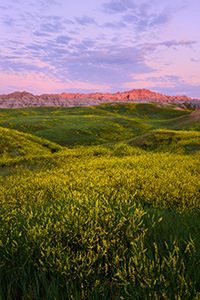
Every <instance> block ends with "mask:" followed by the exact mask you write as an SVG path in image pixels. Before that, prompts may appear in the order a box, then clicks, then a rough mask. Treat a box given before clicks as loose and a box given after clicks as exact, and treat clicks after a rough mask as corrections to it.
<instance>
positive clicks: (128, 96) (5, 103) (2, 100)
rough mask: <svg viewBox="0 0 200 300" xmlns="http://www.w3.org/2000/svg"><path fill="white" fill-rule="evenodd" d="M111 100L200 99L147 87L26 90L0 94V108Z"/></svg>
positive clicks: (193, 102)
mask: <svg viewBox="0 0 200 300" xmlns="http://www.w3.org/2000/svg"><path fill="white" fill-rule="evenodd" d="M111 102H138V103H140V102H146V103H149V102H150V103H151V102H158V103H171V102H172V103H177V104H183V103H187V104H189V105H190V106H191V107H192V108H195V107H200V100H198V99H191V98H188V97H187V96H166V95H162V94H159V93H155V92H152V91H149V90H147V89H138V90H135V89H133V90H132V91H126V92H123V93H120V92H117V93H114V94H110V93H98V92H96V93H90V94H84V93H76V94H75V93H62V94H42V95H39V96H38V95H36V96H35V95H33V94H31V93H27V92H14V93H11V94H8V95H0V108H20V107H35V106H54V107H56V106H63V107H73V106H92V105H100V104H103V103H111Z"/></svg>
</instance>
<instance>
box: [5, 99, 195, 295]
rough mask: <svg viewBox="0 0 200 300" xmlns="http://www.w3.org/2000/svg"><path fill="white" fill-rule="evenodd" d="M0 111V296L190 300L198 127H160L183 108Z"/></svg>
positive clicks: (193, 248) (129, 105)
mask: <svg viewBox="0 0 200 300" xmlns="http://www.w3.org/2000/svg"><path fill="white" fill-rule="evenodd" d="M0 113H1V115H0V118H1V119H0V122H1V126H5V127H7V128H3V127H0V144H1V147H0V149H1V151H0V258H1V259H0V300H4V299H6V300H7V299H8V300H18V299H24V300H25V299H31V300H35V299H36V300H37V299H38V300H39V299H42V300H43V299H48V300H55V299H56V300H60V299H63V300H65V299H74V300H79V299H82V300H86V299H91V300H93V299H97V300H98V299H108V300H110V299H111V300H115V299H117V300H118V299H131V300H132V299H133V300H140V299H144V300H149V299H153V300H154V299H155V300H157V299H158V300H162V299H168V300H171V299H176V300H186V299H187V300H191V299H192V300H198V299H200V287H199V282H200V237H199V232H200V218H199V217H200V201H199V200H200V184H199V182H200V152H199V150H200V147H199V146H200V133H199V132H198V131H195V130H193V131H191V130H188V131H187V130H185V129H186V127H187V126H186V127H185V128H184V130H180V129H183V128H178V129H177V130H172V128H171V127H172V125H173V124H175V123H176V122H177V123H176V124H178V122H179V121H178V120H180V119H181V120H182V119H183V118H190V124H189V126H188V129H191V127H190V126H191V123H192V122H193V120H192V119H191V117H189V116H188V114H189V111H173V110H172V109H168V108H166V109H164V108H162V109H161V110H160V108H157V107H156V106H154V105H152V106H151V105H150V106H149V105H136V104H125V105H122V104H117V105H103V106H100V107H93V108H83V107H81V108H70V109H64V108H37V109H32V108H27V109H19V110H1V112H0ZM180 114H182V117H181V115H180ZM184 114H185V116H183V115H184ZM45 120H46V121H45ZM173 120H174V122H173ZM42 122H43V123H42ZM195 122H196V121H195ZM6 124H7V125H6ZM8 124H9V125H8ZM42 124H43V125H44V126H46V127H43V128H42V127H40V126H42ZM159 124H161V125H159ZM167 124H168V125H167ZM196 124H198V122H197V123H196ZM22 125H23V126H25V127H22ZM17 126H18V129H20V130H21V132H19V131H16V130H14V129H12V128H15V129H17ZM28 126H30V127H28ZM37 126H38V127H37ZM22 128H26V129H23V130H24V131H26V133H23V132H22V131H23V130H22ZM35 129H36V130H35ZM31 130H32V132H31ZM27 132H28V133H27ZM30 132H31V133H32V134H30ZM63 132H65V134H64V133H63ZM36 135H38V136H40V137H37V136H36ZM43 135H44V136H45V138H48V139H44V138H43ZM123 139H124V140H125V139H128V141H126V142H125V143H121V142H119V141H121V140H123ZM52 140H54V141H56V140H57V141H59V143H60V144H61V145H69V148H66V147H62V146H60V145H58V144H55V143H53V142H52ZM106 143H107V144H106ZM93 144H99V145H93ZM102 144H104V145H102ZM105 144H106V145H105ZM75 145H76V147H74V146H75ZM77 145H79V146H77ZM72 147H74V148H73V149H72Z"/></svg>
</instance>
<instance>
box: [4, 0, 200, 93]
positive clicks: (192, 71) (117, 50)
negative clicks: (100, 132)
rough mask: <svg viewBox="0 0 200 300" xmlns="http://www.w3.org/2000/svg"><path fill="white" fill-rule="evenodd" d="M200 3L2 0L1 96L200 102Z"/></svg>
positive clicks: (173, 0) (169, 0)
mask: <svg viewBox="0 0 200 300" xmlns="http://www.w3.org/2000/svg"><path fill="white" fill-rule="evenodd" d="M199 29H200V1H199V0H144V1H142V0H98V1H94V0H73V1H72V0H34V1H33V0H1V1H0V94H7V93H11V92H14V91H27V92H30V93H33V94H43V93H62V92H67V93H68V92H79V93H89V92H110V93H115V92H118V91H120V92H123V91H128V90H132V89H139V88H146V89H150V90H151V91H154V92H159V93H163V94H166V95H187V96H188V97H192V98H200V30H199Z"/></svg>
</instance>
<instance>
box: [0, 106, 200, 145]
mask: <svg viewBox="0 0 200 300" xmlns="http://www.w3.org/2000/svg"><path fill="white" fill-rule="evenodd" d="M189 113H190V111H178V110H174V109H171V108H159V107H157V106H156V105H153V104H133V103H132V104H114V105H110V104H105V105H102V106H95V107H81V108H77V107H74V108H23V109H16V110H11V109H10V110H2V109H1V110H0V126H2V127H6V128H11V129H16V130H19V131H21V132H25V133H31V134H33V135H35V136H39V137H42V138H46V139H48V140H50V141H52V142H56V143H58V144H60V145H66V146H74V145H80V144H82V145H86V144H87V145H90V144H101V143H106V142H112V141H123V140H125V139H130V138H133V137H135V136H140V135H143V134H144V133H146V132H148V131H150V130H151V129H157V128H167V129H173V126H174V122H176V120H177V118H180V117H181V118H188V117H187V116H188V114H189ZM189 118H190V117H189ZM190 119H191V118H190ZM170 122H171V123H170ZM194 123H195V124H196V122H195V121H194V120H192V119H191V120H190V122H189V123H187V126H185V128H186V127H187V128H186V129H190V128H191V127H194Z"/></svg>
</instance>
